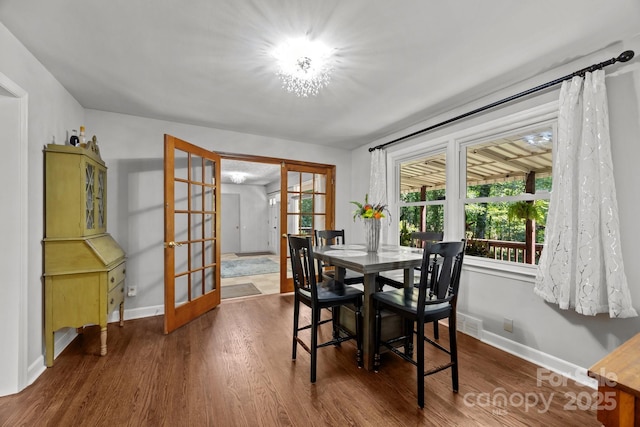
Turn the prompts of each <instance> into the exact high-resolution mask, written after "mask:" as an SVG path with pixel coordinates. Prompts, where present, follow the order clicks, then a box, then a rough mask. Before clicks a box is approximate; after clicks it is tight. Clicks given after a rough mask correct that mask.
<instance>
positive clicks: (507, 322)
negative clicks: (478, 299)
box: [502, 317, 513, 332]
mask: <svg viewBox="0 0 640 427" xmlns="http://www.w3.org/2000/svg"><path fill="white" fill-rule="evenodd" d="M502 324H503V326H504V330H505V331H507V332H513V320H512V319H507V318H506V317H505V318H504V319H503V320H502Z"/></svg>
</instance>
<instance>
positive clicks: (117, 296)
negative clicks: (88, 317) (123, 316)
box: [107, 281, 124, 315]
mask: <svg viewBox="0 0 640 427" xmlns="http://www.w3.org/2000/svg"><path fill="white" fill-rule="evenodd" d="M123 301H124V281H122V282H120V283H118V284H117V285H116V286H115V288H113V289H111V290H110V291H109V294H108V295H107V315H109V314H111V312H113V310H115V309H117V308H120V303H121V302H123Z"/></svg>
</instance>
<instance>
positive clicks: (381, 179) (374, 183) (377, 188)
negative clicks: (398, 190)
mask: <svg viewBox="0 0 640 427" xmlns="http://www.w3.org/2000/svg"><path fill="white" fill-rule="evenodd" d="M369 201H370V202H372V203H382V204H383V205H388V203H387V152H386V151H384V150H380V149H376V150H373V151H372V152H371V169H370V175H369ZM385 215H386V217H385V218H384V219H383V220H382V224H381V225H382V227H380V228H381V236H380V237H381V239H380V241H381V242H383V243H389V241H388V238H389V227H388V226H389V224H390V221H391V218H390V215H389V214H388V212H386V213H385Z"/></svg>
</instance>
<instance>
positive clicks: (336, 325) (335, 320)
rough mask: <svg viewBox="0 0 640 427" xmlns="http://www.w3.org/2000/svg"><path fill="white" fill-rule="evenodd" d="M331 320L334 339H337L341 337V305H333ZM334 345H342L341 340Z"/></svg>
mask: <svg viewBox="0 0 640 427" xmlns="http://www.w3.org/2000/svg"><path fill="white" fill-rule="evenodd" d="M318 320H319V319H318ZM331 320H332V324H333V339H334V340H337V339H338V338H340V307H331ZM334 345H335V346H336V347H340V343H339V342H336V343H335V344H334Z"/></svg>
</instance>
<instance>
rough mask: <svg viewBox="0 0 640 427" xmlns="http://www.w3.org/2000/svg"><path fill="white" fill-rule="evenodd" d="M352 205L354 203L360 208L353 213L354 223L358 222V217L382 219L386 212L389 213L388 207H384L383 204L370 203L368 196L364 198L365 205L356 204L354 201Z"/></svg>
mask: <svg viewBox="0 0 640 427" xmlns="http://www.w3.org/2000/svg"><path fill="white" fill-rule="evenodd" d="M351 203H353V204H354V205H356V206H357V207H358V209H356V210H355V211H353V220H354V221H355V220H356V217H358V218H375V219H381V218H384V217H385V215H384V211H387V212H388V210H387V205H383V204H381V203H377V204H373V203H369V195H368V194H366V195H365V196H364V203H360V202H354V201H352V202H351Z"/></svg>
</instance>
